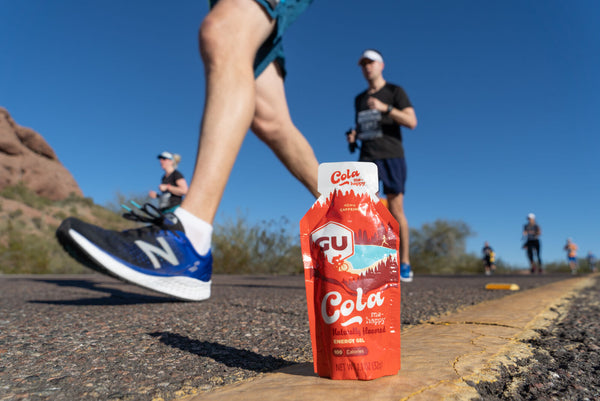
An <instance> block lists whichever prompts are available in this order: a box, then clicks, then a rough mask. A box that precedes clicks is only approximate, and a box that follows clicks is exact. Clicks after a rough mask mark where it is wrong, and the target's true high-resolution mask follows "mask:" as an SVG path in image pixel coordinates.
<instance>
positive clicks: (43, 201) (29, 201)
mask: <svg viewBox="0 0 600 401" xmlns="http://www.w3.org/2000/svg"><path fill="white" fill-rule="evenodd" d="M0 196H3V197H4V198H7V199H12V200H16V201H19V202H22V203H24V204H26V205H27V206H29V207H32V208H34V209H38V210H42V209H43V208H44V207H45V206H48V205H50V204H52V201H51V200H50V199H47V198H44V197H41V196H39V195H37V194H36V193H35V192H33V191H32V190H31V189H29V188H27V187H26V186H25V184H23V183H22V182H20V183H18V184H16V185H11V186H8V187H6V188H4V189H3V190H2V191H0Z"/></svg>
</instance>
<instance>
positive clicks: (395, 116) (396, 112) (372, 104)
mask: <svg viewBox="0 0 600 401" xmlns="http://www.w3.org/2000/svg"><path fill="white" fill-rule="evenodd" d="M367 105H368V106H369V108H371V109H377V110H379V111H380V112H381V113H382V114H388V115H389V116H390V117H391V118H392V120H394V122H395V123H396V124H400V125H402V126H404V127H406V128H410V129H415V127H416V126H417V114H416V113H415V109H414V108H413V107H405V108H403V109H402V110H400V109H397V108H395V107H394V105H390V104H387V103H384V102H382V101H381V100H379V99H377V98H376V97H373V96H371V97H369V99H368V100H367ZM390 106H392V107H391V110H390Z"/></svg>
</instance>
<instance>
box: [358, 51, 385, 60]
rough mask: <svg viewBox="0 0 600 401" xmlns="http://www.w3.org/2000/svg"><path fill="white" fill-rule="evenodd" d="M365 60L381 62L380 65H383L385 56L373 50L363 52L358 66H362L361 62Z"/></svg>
mask: <svg viewBox="0 0 600 401" xmlns="http://www.w3.org/2000/svg"><path fill="white" fill-rule="evenodd" d="M365 58H366V59H368V60H373V61H379V62H380V63H383V56H382V55H381V53H379V52H378V51H377V50H373V49H367V50H365V51H364V52H363V54H362V55H361V56H360V58H359V59H358V64H360V62H361V61H362V60H363V59H365Z"/></svg>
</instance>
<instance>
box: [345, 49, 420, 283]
mask: <svg viewBox="0 0 600 401" xmlns="http://www.w3.org/2000/svg"><path fill="white" fill-rule="evenodd" d="M358 64H359V65H360V66H361V69H362V73H363V76H364V77H365V79H366V80H367V83H368V85H369V87H368V89H367V90H365V91H364V92H362V93H360V94H359V95H358V96H356V98H355V101H354V107H355V111H356V129H355V130H352V131H350V132H349V134H348V141H349V142H350V144H355V143H356V141H357V140H358V141H360V143H361V147H360V158H359V160H360V161H367V162H373V163H375V164H376V165H377V169H378V171H379V180H380V181H381V182H382V183H383V193H384V194H385V195H386V197H387V202H388V207H389V209H390V212H391V213H392V215H393V216H394V218H395V219H396V220H398V223H399V224H400V263H401V264H400V277H401V279H402V281H412V277H413V273H412V271H411V268H410V257H409V235H408V233H409V228H408V222H407V220H406V217H405V215H404V205H403V204H404V184H405V182H406V161H405V158H404V148H403V146H402V132H401V130H400V127H401V126H404V127H407V128H410V129H414V128H415V127H416V126H417V116H416V114H415V109H414V108H413V106H412V104H411V102H410V100H409V98H408V96H407V94H406V92H404V89H402V88H401V87H400V86H397V85H394V84H391V83H388V82H386V80H385V79H384V78H383V74H382V73H383V68H384V63H383V56H382V55H381V53H379V52H378V51H376V50H373V49H368V50H365V51H364V52H363V54H362V55H361V57H360V59H359V61H358Z"/></svg>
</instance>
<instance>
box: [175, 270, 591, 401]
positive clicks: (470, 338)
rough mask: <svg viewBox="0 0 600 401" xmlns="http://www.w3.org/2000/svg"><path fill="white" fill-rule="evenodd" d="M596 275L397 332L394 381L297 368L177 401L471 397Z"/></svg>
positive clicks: (522, 353) (527, 350)
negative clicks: (399, 335)
mask: <svg viewBox="0 0 600 401" xmlns="http://www.w3.org/2000/svg"><path fill="white" fill-rule="evenodd" d="M596 276H597V275H590V276H585V277H577V278H572V279H568V280H563V281H559V282H555V283H551V284H548V285H545V286H542V287H538V288H535V289H531V290H527V291H523V292H519V293H511V295H510V296H507V297H503V298H500V299H496V300H492V301H486V302H483V303H480V304H477V305H473V306H469V307H465V308H463V309H461V310H459V311H456V312H454V313H452V314H449V315H446V316H442V317H439V318H435V319H431V320H430V321H428V322H426V323H423V324H420V325H417V326H413V327H410V328H408V329H406V330H403V331H402V368H401V370H400V373H399V374H398V375H395V376H387V377H382V378H379V379H376V380H372V381H354V380H348V381H343V380H330V379H326V378H320V377H318V376H316V375H315V374H314V372H313V366H312V363H303V364H299V365H294V366H291V367H288V368H285V369H282V370H280V371H277V372H274V373H269V374H265V375H262V376H259V377H257V378H255V379H251V380H249V381H245V382H241V383H236V384H233V385H229V386H226V387H223V388H220V389H217V390H214V391H210V392H206V393H199V394H196V395H190V396H186V397H184V398H179V399H178V401H200V400H209V401H210V400H230V401H237V400H239V401H254V400H256V401H270V400H277V401H281V400H293V401H304V400H314V399H329V400H338V399H348V398H359V397H360V399H364V400H373V401H379V400H381V401H388V400H411V401H417V400H470V399H471V398H473V397H478V393H477V392H476V390H475V389H474V388H473V387H471V386H469V385H468V384H467V381H470V382H475V383H477V382H479V381H494V380H496V378H497V377H498V376H499V375H500V367H501V366H502V365H509V364H512V363H514V362H515V361H516V360H518V359H522V358H526V357H527V356H530V355H531V347H530V346H529V345H528V344H526V343H524V342H523V341H524V340H526V339H529V338H534V337H536V336H537V335H538V334H537V332H536V331H535V330H536V329H540V328H543V327H547V326H548V325H549V324H550V323H551V322H552V321H553V320H555V319H557V318H558V317H560V316H561V315H562V314H563V313H562V311H564V310H566V308H567V307H568V304H569V298H571V297H572V296H573V295H575V294H576V293H577V292H578V291H580V290H581V289H583V288H585V287H587V286H589V285H591V284H592V282H593V280H594V278H595V277H596Z"/></svg>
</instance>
